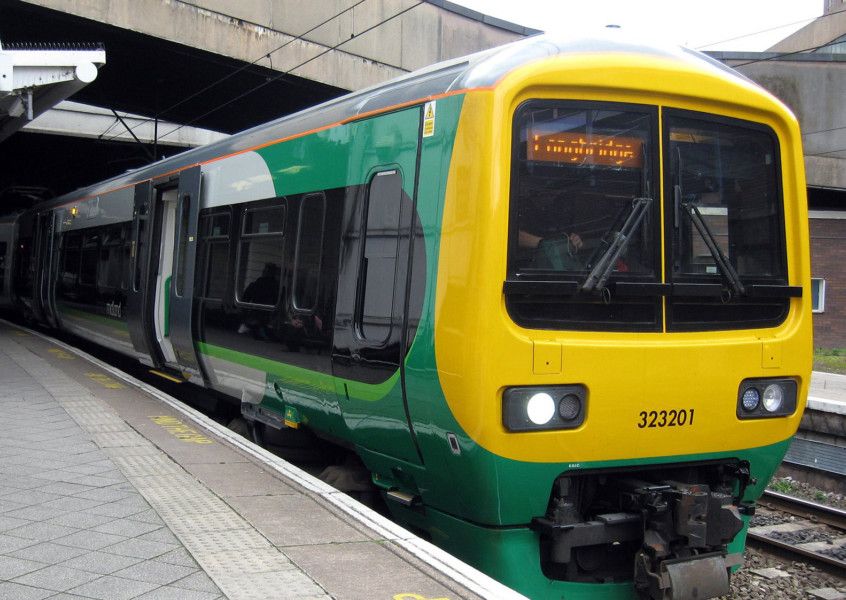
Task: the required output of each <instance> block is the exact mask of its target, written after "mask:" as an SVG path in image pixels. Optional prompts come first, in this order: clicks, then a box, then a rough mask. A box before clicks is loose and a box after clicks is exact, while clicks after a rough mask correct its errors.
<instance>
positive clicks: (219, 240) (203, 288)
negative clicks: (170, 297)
mask: <svg viewBox="0 0 846 600" xmlns="http://www.w3.org/2000/svg"><path fill="white" fill-rule="evenodd" d="M204 213H205V214H204ZM221 215H225V216H226V218H227V220H228V224H227V230H226V233H225V234H217V235H215V234H214V233H213V231H214V230H213V225H214V219H215V218H216V217H219V216H221ZM234 221H235V219H234V215H233V211H232V207H231V206H215V207H213V208H209V209H202V210H201V211H200V214H199V223H198V225H197V238H198V248H197V250H198V252H197V258H196V261H195V264H196V266H195V268H197V269H199V268H200V266H202V267H203V272H202V273H199V274H200V275H201V278H200V281H199V285H197V282H196V281H195V283H194V297H195V298H199V299H202V300H204V301H212V302H223V301H224V300H225V299H226V297H227V292H228V289H224V290H223V293H222V296H221V297H219V298H218V297H215V296H209V295H208V287H209V285H208V284H209V281H210V280H211V278H210V277H209V269H210V263H209V260H208V259H209V254H210V250H211V248H212V246H214V245H224V244H225V246H226V271H227V272H226V277H225V279H226V281H227V283H226V288H228V286H229V283H228V280H229V279H230V277H229V269H230V266H231V265H230V257H231V254H232V238H233V225H234ZM206 224H208V225H209V228H208V229H207V228H206Z"/></svg>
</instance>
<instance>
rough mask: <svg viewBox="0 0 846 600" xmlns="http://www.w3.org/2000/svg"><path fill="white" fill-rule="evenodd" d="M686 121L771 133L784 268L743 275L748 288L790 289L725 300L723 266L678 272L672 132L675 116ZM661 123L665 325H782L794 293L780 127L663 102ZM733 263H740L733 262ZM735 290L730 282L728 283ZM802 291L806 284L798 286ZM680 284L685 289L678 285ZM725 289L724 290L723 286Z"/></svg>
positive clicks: (673, 328)
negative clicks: (715, 269) (767, 312)
mask: <svg viewBox="0 0 846 600" xmlns="http://www.w3.org/2000/svg"><path fill="white" fill-rule="evenodd" d="M674 120H675V121H676V122H678V121H680V120H683V121H687V122H688V123H689V122H691V121H693V122H699V123H700V124H701V126H703V127H707V126H708V125H720V126H724V127H733V128H735V129H745V130H747V131H752V132H758V133H761V134H763V135H766V136H767V138H768V139H769V140H770V142H771V143H772V150H773V153H774V156H773V166H772V168H773V171H772V175H773V191H774V195H775V198H774V200H773V206H774V208H775V210H776V211H777V212H778V222H777V224H776V228H777V229H778V234H777V237H778V239H777V240H774V241H775V242H778V244H779V246H780V248H779V249H778V250H777V252H779V254H778V255H776V254H775V253H774V254H773V255H772V258H773V260H774V261H780V266H781V267H782V268H783V272H782V273H781V274H779V275H761V274H757V275H748V274H744V275H741V280H742V283H743V285H744V286H745V287H746V288H747V290H749V289H751V288H754V287H756V286H758V285H763V286H772V285H776V286H783V287H784V288H785V289H786V290H788V291H787V293H785V294H784V295H778V296H774V297H769V296H760V297H759V296H752V295H747V296H733V295H732V296H730V297H729V299H728V301H726V300H725V295H724V294H725V292H724V290H725V289H726V284H725V280H724V278H723V277H722V276H720V274H719V272H717V273H678V274H677V273H674V272H673V264H674V262H673V261H674V260H675V247H674V246H675V242H674V238H675V236H674V231H673V230H674V222H673V206H674V204H673V203H674V199H673V185H674V184H673V180H674V167H673V162H672V156H671V150H670V148H671V142H670V133H671V130H672V127H673V123H672V121H674ZM661 124H662V145H663V155H662V161H664V169H663V172H664V182H663V183H664V197H665V200H664V203H665V215H664V224H663V235H664V240H665V242H664V261H665V264H666V265H667V268H666V273H665V281H666V283H667V284H668V285H669V286H670V287H671V289H673V293H672V294H670V295H669V296H668V297H667V300H666V302H665V306H664V312H665V317H664V321H665V330H666V331H667V332H668V333H675V332H700V331H738V330H749V329H770V328H774V327H778V326H779V325H781V324H782V323H784V321H785V320H786V319H787V317H788V315H789V314H790V296H792V295H793V294H792V293H790V290H789V289H788V288H789V287H790V286H789V281H790V269H789V263H788V252H787V245H788V238H787V228H786V216H785V202H784V181H783V173H782V164H781V163H782V147H781V143H780V140H779V137H778V135H777V134H776V132H775V130H774V129H773V128H772V127H771V126H770V125H767V124H766V123H763V122H760V121H750V120H747V119H741V118H737V117H729V116H726V115H720V114H713V113H706V112H700V111H693V110H687V109H680V108H673V107H662V108H661ZM726 255H727V258H728V259H729V260H731V258H732V256H731V254H730V253H729V252H727V253H726ZM732 265H733V266H735V268H737V267H736V265H735V264H734V263H732ZM728 289H729V290H730V287H729V288H728ZM796 289H798V291H799V295H801V288H796ZM677 290H680V292H679V291H677ZM721 290H722V291H721ZM765 308H766V309H769V310H771V311H772V314H770V315H768V316H767V317H766V318H761V317H760V315H761V311H762V310H763V309H765ZM729 309H734V312H733V313H729V312H727V311H728V310H729ZM706 310H709V311H711V314H712V315H714V316H713V317H711V318H708V319H705V318H702V315H704V314H705V312H704V311H706ZM719 310H723V311H724V312H725V314H723V315H717V314H716V312H715V311H719ZM684 311H687V312H688V313H691V312H694V313H696V314H697V316H698V319H697V320H690V319H686V318H684ZM749 315H756V316H757V317H758V318H757V319H755V318H752V317H750V316H749Z"/></svg>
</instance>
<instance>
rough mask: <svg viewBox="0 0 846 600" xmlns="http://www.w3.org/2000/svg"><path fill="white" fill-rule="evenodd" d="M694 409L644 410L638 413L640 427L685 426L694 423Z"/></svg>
mask: <svg viewBox="0 0 846 600" xmlns="http://www.w3.org/2000/svg"><path fill="white" fill-rule="evenodd" d="M693 416H694V414H693V409H692V408H679V409H675V408H674V409H672V410H650V411H648V412H647V411H645V410H642V411H640V413H639V414H638V417H639V418H638V421H637V426H638V428H639V429H649V428H651V427H685V426H692V425H693Z"/></svg>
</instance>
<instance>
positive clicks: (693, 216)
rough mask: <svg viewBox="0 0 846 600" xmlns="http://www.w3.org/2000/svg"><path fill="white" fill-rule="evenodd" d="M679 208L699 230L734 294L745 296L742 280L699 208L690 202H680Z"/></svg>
mask: <svg viewBox="0 0 846 600" xmlns="http://www.w3.org/2000/svg"><path fill="white" fill-rule="evenodd" d="M681 208H682V210H683V212H684V214H686V215H687V217H688V218H689V219H690V222H691V223H693V225H694V226H695V227H696V231H698V232H699V235H700V237H702V240H703V241H704V242H705V245H706V246H707V247H708V252H710V253H711V256H712V257H714V262H715V263H717V268H718V269H719V270H720V273H722V275H723V277H725V278H726V281H728V283H729V286H731V289H732V291H734V294H735V296H745V295H746V288H744V287H743V282H742V281H740V275H738V274H737V271H736V270H735V269H734V267H733V266H732V265H731V263H730V262H729V259H728V258H727V257H726V255H725V254H723V251H722V250H720V247H719V246H718V245H717V240H716V239H715V238H714V234H713V233H712V232H711V229H710V228H709V227H708V224H707V223H706V222H705V219H703V218H702V213H701V212H699V208H698V207H697V206H696V205H695V204H694V203H692V202H681Z"/></svg>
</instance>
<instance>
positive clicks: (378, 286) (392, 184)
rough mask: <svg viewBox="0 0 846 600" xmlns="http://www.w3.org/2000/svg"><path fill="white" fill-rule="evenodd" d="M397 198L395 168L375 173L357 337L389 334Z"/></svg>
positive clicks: (380, 340) (379, 339) (381, 338)
mask: <svg viewBox="0 0 846 600" xmlns="http://www.w3.org/2000/svg"><path fill="white" fill-rule="evenodd" d="M401 199H402V176H401V175H400V174H399V172H397V171H384V172H382V173H377V174H376V175H375V176H374V177H373V179H372V180H371V181H370V188H369V190H368V193H367V214H366V220H365V239H364V249H363V252H362V263H361V271H360V272H361V273H362V274H363V277H362V282H361V288H360V289H359V300H358V311H357V312H358V319H357V322H358V330H359V334H360V335H361V337H363V338H364V339H366V340H368V341H370V342H373V343H376V344H384V343H385V342H387V341H388V338H389V337H390V334H391V320H392V316H393V306H394V288H395V285H394V277H395V274H396V266H397V249H398V234H399V225H400V205H401Z"/></svg>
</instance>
